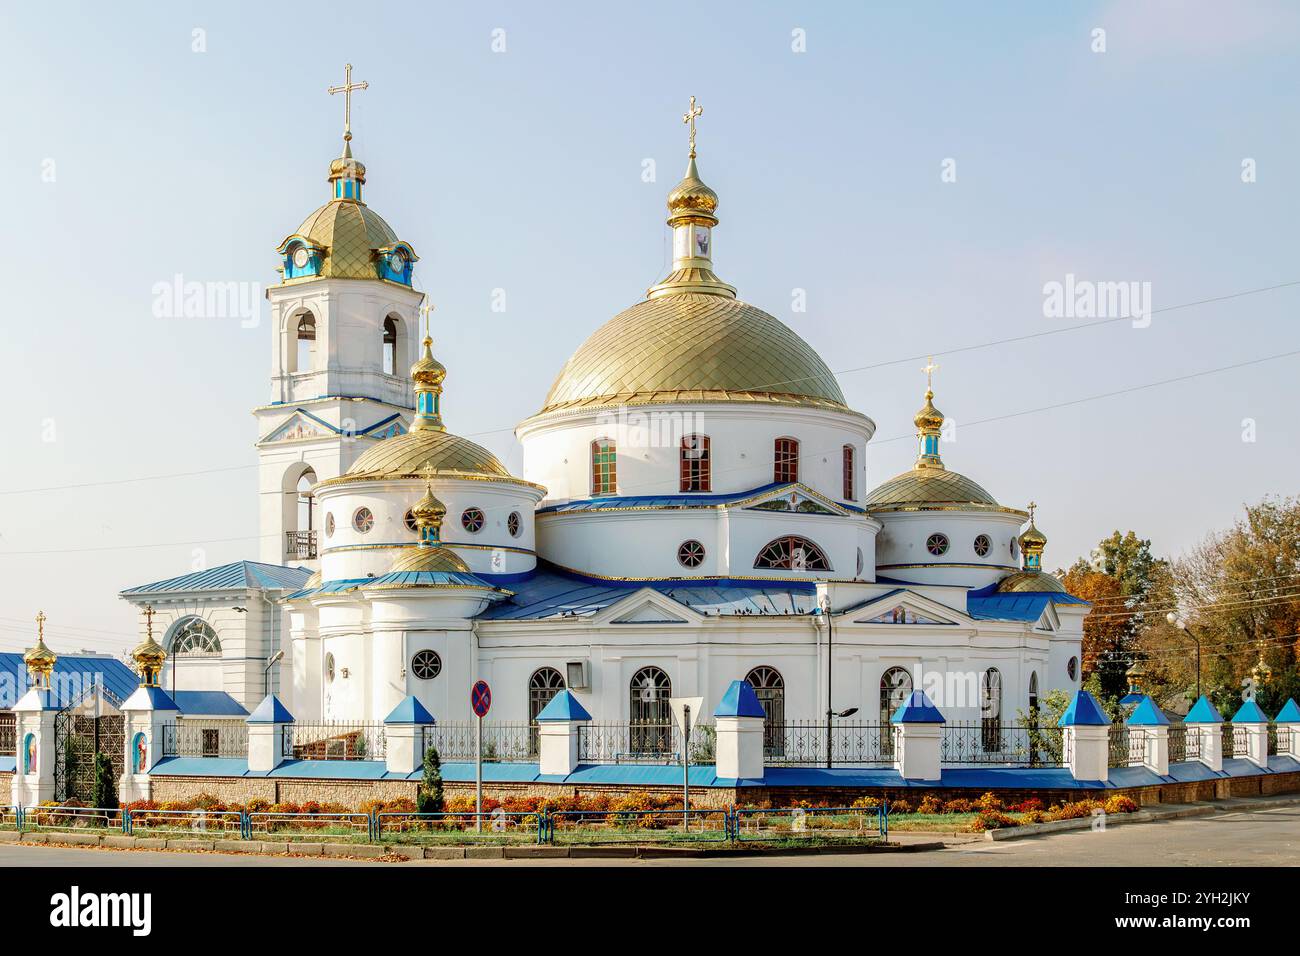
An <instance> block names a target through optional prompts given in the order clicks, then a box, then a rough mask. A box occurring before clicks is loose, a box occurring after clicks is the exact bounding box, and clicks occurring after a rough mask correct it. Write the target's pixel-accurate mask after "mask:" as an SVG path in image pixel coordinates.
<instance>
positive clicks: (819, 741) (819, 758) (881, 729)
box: [763, 720, 894, 767]
mask: <svg viewBox="0 0 1300 956" xmlns="http://www.w3.org/2000/svg"><path fill="white" fill-rule="evenodd" d="M764 730H765V734H764V746H763V756H764V759H765V762H766V763H767V764H769V765H770V766H775V767H782V766H784V767H797V766H824V765H825V764H826V753H827V747H828V745H829V748H830V759H831V762H832V763H837V764H857V765H868V764H879V765H882V766H884V765H888V764H891V763H893V760H894V742H893V736H892V732H893V728H892V727H891V726H890V725H889V724H850V723H842V722H839V723H836V722H833V723H832V724H831V727H830V733H829V744H828V740H827V737H828V734H827V728H826V722H825V721H815V720H787V721H785V722H784V723H780V724H770V725H768V726H767V727H766V728H764Z"/></svg>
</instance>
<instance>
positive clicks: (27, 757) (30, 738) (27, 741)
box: [23, 734, 36, 773]
mask: <svg viewBox="0 0 1300 956" xmlns="http://www.w3.org/2000/svg"><path fill="white" fill-rule="evenodd" d="M35 772H36V735H35V734H28V735H27V736H26V737H24V738H23V773H35Z"/></svg>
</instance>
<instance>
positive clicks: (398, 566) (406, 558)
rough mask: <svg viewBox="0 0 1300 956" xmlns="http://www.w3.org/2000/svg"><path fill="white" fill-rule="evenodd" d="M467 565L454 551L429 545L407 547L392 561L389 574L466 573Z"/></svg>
mask: <svg viewBox="0 0 1300 956" xmlns="http://www.w3.org/2000/svg"><path fill="white" fill-rule="evenodd" d="M468 570H469V565H467V564H466V563H465V562H464V561H462V560H461V559H460V556H459V555H457V554H456V553H455V552H454V551H449V550H448V549H447V548H443V547H431V546H429V545H418V544H417V545H408V546H407V547H405V548H403V549H402V551H401V553H400V554H398V556H397V557H396V558H395V559H394V560H393V565H392V567H390V568H389V569H388V573H389V574H396V573H398V572H402V571H468Z"/></svg>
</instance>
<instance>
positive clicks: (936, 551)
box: [925, 532, 948, 558]
mask: <svg viewBox="0 0 1300 956" xmlns="http://www.w3.org/2000/svg"><path fill="white" fill-rule="evenodd" d="M925 550H927V551H929V552H930V553H931V554H932V555H934V556H935V557H936V558H937V557H939V556H940V555H944V554H947V553H948V536H947V535H946V534H939V533H938V532H935V533H934V534H932V535H930V537H928V538H926V539H925Z"/></svg>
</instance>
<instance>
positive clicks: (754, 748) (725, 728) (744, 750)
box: [715, 717, 765, 780]
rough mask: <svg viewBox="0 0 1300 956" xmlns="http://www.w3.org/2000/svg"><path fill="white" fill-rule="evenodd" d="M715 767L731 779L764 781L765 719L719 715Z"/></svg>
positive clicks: (721, 775) (722, 774)
mask: <svg viewBox="0 0 1300 956" xmlns="http://www.w3.org/2000/svg"><path fill="white" fill-rule="evenodd" d="M715 719H716V720H717V744H716V748H715V749H716V762H717V767H716V768H715V770H716V772H717V775H718V776H719V777H725V778H726V779H728V780H732V779H734V780H740V779H745V780H762V779H763V772H764V770H765V764H764V761H763V718H762V717H718V718H715Z"/></svg>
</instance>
